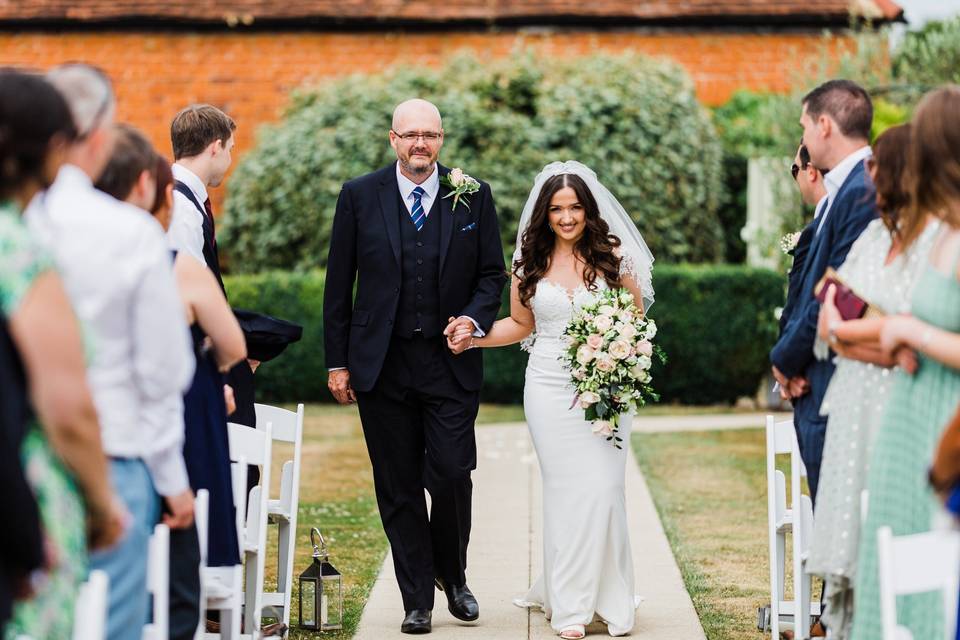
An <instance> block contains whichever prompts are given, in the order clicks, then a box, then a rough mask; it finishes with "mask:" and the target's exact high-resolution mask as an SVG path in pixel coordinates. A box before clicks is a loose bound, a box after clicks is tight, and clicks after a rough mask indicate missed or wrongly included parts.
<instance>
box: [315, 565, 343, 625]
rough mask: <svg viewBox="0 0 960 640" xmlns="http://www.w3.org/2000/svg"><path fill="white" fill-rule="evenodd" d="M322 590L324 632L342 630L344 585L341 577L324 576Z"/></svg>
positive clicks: (321, 607)
mask: <svg viewBox="0 0 960 640" xmlns="http://www.w3.org/2000/svg"><path fill="white" fill-rule="evenodd" d="M321 589H322V591H321V601H320V621H321V626H322V628H323V629H324V630H335V629H340V628H341V626H342V624H343V585H342V582H341V578H340V576H339V575H333V576H330V575H325V576H323V578H322V579H321Z"/></svg>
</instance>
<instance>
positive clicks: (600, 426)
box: [593, 420, 613, 438]
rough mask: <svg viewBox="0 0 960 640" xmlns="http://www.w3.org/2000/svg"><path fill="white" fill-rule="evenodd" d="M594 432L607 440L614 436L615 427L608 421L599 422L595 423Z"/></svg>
mask: <svg viewBox="0 0 960 640" xmlns="http://www.w3.org/2000/svg"><path fill="white" fill-rule="evenodd" d="M593 432H594V433H595V434H597V435H598V436H603V437H605V438H606V437H610V436H611V435H613V427H612V426H611V425H610V423H609V422H608V421H606V420H597V421H596V422H594V423H593Z"/></svg>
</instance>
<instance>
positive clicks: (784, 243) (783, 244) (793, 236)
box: [780, 231, 803, 255]
mask: <svg viewBox="0 0 960 640" xmlns="http://www.w3.org/2000/svg"><path fill="white" fill-rule="evenodd" d="M801 233H803V232H802V231H795V232H794V233H788V234H786V235H785V236H783V237H782V238H780V248H781V249H782V250H783V252H784V253H785V254H787V255H790V252H791V251H793V250H794V249H796V248H797V243H798V242H800V234H801Z"/></svg>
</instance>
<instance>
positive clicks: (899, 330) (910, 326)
mask: <svg viewBox="0 0 960 640" xmlns="http://www.w3.org/2000/svg"><path fill="white" fill-rule="evenodd" d="M912 136H913V138H912V140H911V143H910V147H909V152H908V164H907V175H908V182H907V186H908V192H909V194H910V205H909V206H910V208H911V211H912V213H911V215H910V218H909V221H905V222H904V224H901V226H900V233H901V235H902V240H903V243H904V245H909V244H912V243H913V242H915V241H916V239H917V238H918V237H921V236H922V234H923V232H924V227H925V221H926V216H928V215H933V216H936V217H938V218H940V219H941V220H942V221H943V224H942V225H941V227H942V229H941V230H940V231H939V232H938V233H937V238H936V239H935V240H934V246H933V249H932V250H931V253H930V259H929V261H928V262H927V264H926V265H925V266H924V269H923V272H922V273H921V275H920V276H919V279H918V281H917V284H916V286H915V288H914V294H913V298H912V301H911V309H910V313H911V314H912V315H895V316H891V317H889V318H888V319H887V320H886V321H885V322H884V325H883V328H882V330H881V333H880V346H881V350H882V352H883V354H884V355H886V356H887V357H892V356H893V355H894V354H895V353H896V352H898V350H901V349H902V348H907V349H910V350H912V351H913V352H915V353H916V356H917V359H918V365H917V368H916V371H915V373H913V374H910V373H907V372H905V371H899V372H897V373H896V374H894V375H895V379H894V382H893V389H892V391H891V393H890V397H889V400H888V402H887V410H886V412H885V414H884V416H883V420H882V421H881V424H880V429H879V431H878V432H877V435H876V440H875V442H874V445H873V451H872V453H871V456H870V461H869V471H868V474H867V491H868V492H869V493H868V495H869V507H868V509H867V518H866V521H865V522H864V525H863V532H862V534H861V543H860V549H859V556H858V560H857V576H856V588H855V591H854V600H855V602H854V607H855V611H856V616H855V618H854V628H853V638H854V639H855V640H868V639H871V640H872V639H873V638H878V637H880V636H881V630H880V599H879V589H878V571H877V544H876V540H877V538H876V534H877V529H878V528H879V527H881V526H889V527H891V528H892V529H893V534H894V535H898V536H899V535H905V534H911V533H918V532H922V531H927V530H928V529H929V528H930V520H931V516H932V515H933V509H932V507H933V504H934V501H933V496H932V492H931V490H930V487H929V485H928V483H927V465H928V464H929V462H930V459H931V456H932V455H933V451H934V447H935V446H936V444H937V441H938V440H939V438H940V435H941V432H942V431H943V429H944V427H945V426H946V424H947V421H948V420H949V419H950V417H951V416H952V415H953V412H954V411H955V410H956V407H957V398H958V397H960V281H958V279H960V87H957V86H948V87H945V88H942V89H938V90H936V91H933V92H931V93H929V94H927V95H926V96H925V97H924V98H923V100H921V102H920V104H919V106H918V107H917V110H916V112H915V114H914V118H913V123H912ZM897 621H898V623H899V624H901V625H903V626H904V627H906V628H907V629H909V630H910V632H911V633H912V634H913V637H914V638H942V637H943V636H944V632H945V630H944V624H945V623H944V611H943V605H942V598H941V597H940V594H938V593H928V594H921V595H911V596H906V597H901V598H898V599H897Z"/></svg>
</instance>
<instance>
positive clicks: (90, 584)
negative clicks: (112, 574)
mask: <svg viewBox="0 0 960 640" xmlns="http://www.w3.org/2000/svg"><path fill="white" fill-rule="evenodd" d="M109 591H110V578H109V577H108V576H107V574H106V573H105V572H103V571H100V570H94V571H91V572H90V575H89V576H88V577H87V580H86V582H84V583H83V584H81V585H80V590H79V592H78V593H77V602H76V604H75V607H76V608H75V613H74V618H73V635H72V638H73V640H103V639H104V638H105V637H106V635H107V596H108V592H109Z"/></svg>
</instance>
